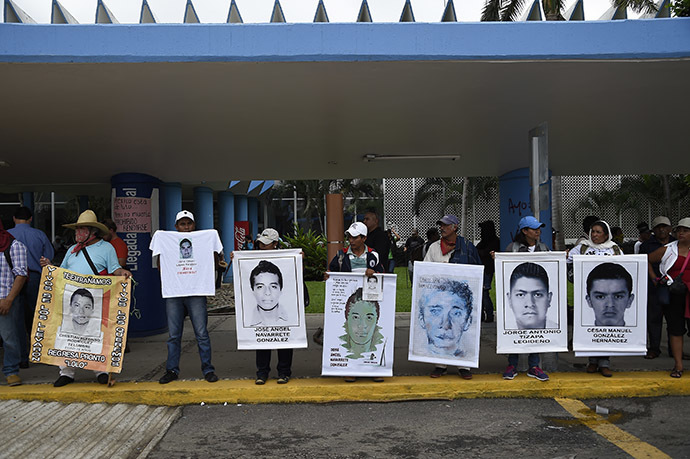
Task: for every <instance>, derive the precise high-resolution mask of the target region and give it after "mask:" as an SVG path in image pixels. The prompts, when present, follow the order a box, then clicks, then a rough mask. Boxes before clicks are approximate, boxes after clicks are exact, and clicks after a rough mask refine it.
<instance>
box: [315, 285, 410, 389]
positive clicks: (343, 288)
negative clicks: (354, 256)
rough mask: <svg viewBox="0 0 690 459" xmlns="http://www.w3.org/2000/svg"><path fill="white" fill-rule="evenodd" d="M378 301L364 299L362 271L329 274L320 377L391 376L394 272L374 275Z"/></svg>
mask: <svg viewBox="0 0 690 459" xmlns="http://www.w3.org/2000/svg"><path fill="white" fill-rule="evenodd" d="M376 277H377V278H378V282H379V283H380V284H381V287H382V291H381V298H380V299H379V300H365V299H364V298H363V291H364V289H365V288H366V285H365V283H366V279H367V277H366V276H364V274H362V273H329V278H328V280H327V281H326V305H325V309H324V336H323V356H322V366H321V374H322V375H323V376H364V377H366V376H372V377H382V376H393V347H394V343H395V295H396V279H397V276H396V275H395V274H383V275H380V276H376Z"/></svg>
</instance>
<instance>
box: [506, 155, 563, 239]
mask: <svg viewBox="0 0 690 459" xmlns="http://www.w3.org/2000/svg"><path fill="white" fill-rule="evenodd" d="M550 182H551V179H549V185H548V187H549V190H550V189H551V184H550ZM498 183H499V197H500V206H501V209H500V212H501V235H500V236H501V250H503V249H505V248H506V247H507V246H508V244H510V243H511V242H513V240H514V238H515V236H516V235H517V231H518V223H519V222H520V219H521V218H522V217H525V216H527V215H532V210H531V207H530V185H529V168H527V167H525V168H523V169H516V170H514V171H511V172H508V173H507V174H504V175H502V176H500V177H499V178H498ZM550 198H551V197H550V196H549V201H550ZM537 219H538V220H539V221H540V222H542V223H544V224H545V225H546V226H544V228H542V229H541V242H543V243H544V244H546V245H547V246H548V247H549V249H550V250H553V247H552V246H553V242H552V238H551V206H548V207H547V208H546V209H544V210H542V211H541V212H539V216H538V217H537Z"/></svg>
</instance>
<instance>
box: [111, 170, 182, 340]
mask: <svg viewBox="0 0 690 459" xmlns="http://www.w3.org/2000/svg"><path fill="white" fill-rule="evenodd" d="M110 183H111V185H112V189H113V191H114V196H113V201H112V210H113V220H114V221H115V224H116V225H117V230H118V231H117V235H118V236H119V237H120V238H122V240H123V241H124V242H125V244H127V269H129V270H130V271H132V274H133V275H134V278H135V279H136V280H137V282H138V285H137V286H136V288H134V289H133V290H132V294H133V295H134V297H135V298H136V300H137V302H136V306H137V308H138V309H139V310H140V311H141V317H139V318H135V317H133V316H130V322H129V332H128V333H129V336H131V337H137V336H150V335H156V334H159V333H164V332H165V331H166V330H167V329H168V321H167V318H166V313H165V301H164V300H163V297H162V296H161V282H160V273H159V272H158V269H157V268H155V267H154V266H153V263H152V258H153V255H152V254H151V251H150V250H149V245H150V244H151V234H152V233H153V232H154V231H156V230H157V229H158V226H159V220H158V216H159V201H160V200H159V187H160V180H158V179H157V178H156V177H152V176H150V175H146V174H135V173H125V174H117V175H114V176H113V177H111V179H110ZM132 210H136V214H135V215H133V214H132V213H131V212H132Z"/></svg>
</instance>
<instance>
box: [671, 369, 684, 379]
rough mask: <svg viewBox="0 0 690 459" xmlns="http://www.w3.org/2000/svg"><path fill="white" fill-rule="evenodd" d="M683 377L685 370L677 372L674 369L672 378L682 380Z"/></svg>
mask: <svg viewBox="0 0 690 459" xmlns="http://www.w3.org/2000/svg"><path fill="white" fill-rule="evenodd" d="M681 376H683V370H676V369H675V368H674V369H673V371H672V372H671V377H672V378H680V377H681Z"/></svg>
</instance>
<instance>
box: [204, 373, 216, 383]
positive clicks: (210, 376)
mask: <svg viewBox="0 0 690 459" xmlns="http://www.w3.org/2000/svg"><path fill="white" fill-rule="evenodd" d="M204 379H205V380H206V381H208V382H216V381H218V376H216V374H215V373H214V372H212V371H211V372H209V373H206V374H205V375H204Z"/></svg>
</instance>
